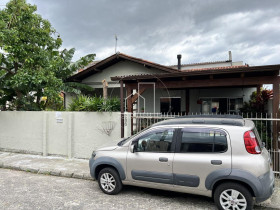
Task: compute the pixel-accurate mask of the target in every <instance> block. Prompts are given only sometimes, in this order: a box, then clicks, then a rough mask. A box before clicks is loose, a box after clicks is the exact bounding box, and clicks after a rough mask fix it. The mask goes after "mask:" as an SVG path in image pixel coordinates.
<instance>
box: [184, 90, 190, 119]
mask: <svg viewBox="0 0 280 210" xmlns="http://www.w3.org/2000/svg"><path fill="white" fill-rule="evenodd" d="M185 97H186V115H188V114H189V112H190V89H189V88H187V89H186V96H185Z"/></svg>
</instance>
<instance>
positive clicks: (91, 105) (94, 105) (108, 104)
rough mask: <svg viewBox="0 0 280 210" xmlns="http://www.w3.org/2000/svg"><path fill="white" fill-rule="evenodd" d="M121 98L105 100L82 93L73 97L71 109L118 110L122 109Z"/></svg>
mask: <svg viewBox="0 0 280 210" xmlns="http://www.w3.org/2000/svg"><path fill="white" fill-rule="evenodd" d="M120 109H121V105H120V99H119V98H110V99H107V100H105V99H104V98H101V97H96V96H95V97H89V96H84V95H80V96H78V97H76V98H75V99H73V101H72V103H71V104H70V105H69V109H68V110H69V111H92V112H117V111H120Z"/></svg>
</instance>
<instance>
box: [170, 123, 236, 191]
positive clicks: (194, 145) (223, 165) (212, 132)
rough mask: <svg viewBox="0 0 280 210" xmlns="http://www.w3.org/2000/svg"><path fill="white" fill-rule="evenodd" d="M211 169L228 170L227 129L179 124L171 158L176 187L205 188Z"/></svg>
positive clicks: (228, 139) (229, 148)
mask: <svg viewBox="0 0 280 210" xmlns="http://www.w3.org/2000/svg"><path fill="white" fill-rule="evenodd" d="M214 171H219V172H221V171H222V172H223V174H224V175H229V174H230V172H231V147H230V138H229V135H228V133H226V131H224V130H222V129H217V128H198V127H188V128H182V129H181V131H180V134H178V141H177V144H176V151H175V155H174V161H173V173H174V185H175V187H177V188H178V189H181V190H182V189H185V190H186V191H187V192H189V190H194V189H196V190H202V191H206V190H207V189H206V187H205V180H206V178H207V176H208V175H209V174H210V173H212V172H214Z"/></svg>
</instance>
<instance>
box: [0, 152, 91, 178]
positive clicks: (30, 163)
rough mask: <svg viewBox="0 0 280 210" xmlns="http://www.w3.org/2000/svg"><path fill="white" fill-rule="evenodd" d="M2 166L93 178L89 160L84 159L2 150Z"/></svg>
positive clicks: (0, 159) (33, 171) (49, 173)
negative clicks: (90, 172)
mask: <svg viewBox="0 0 280 210" xmlns="http://www.w3.org/2000/svg"><path fill="white" fill-rule="evenodd" d="M0 168H8V169H14V170H20V171H27V172H32V173H38V174H47V175H53V176H63V177H72V178H78V179H91V180H92V178H91V176H90V174H89V165H88V160H82V159H66V158H62V157H54V156H46V157H45V156H40V155H28V154H20V153H8V152H0Z"/></svg>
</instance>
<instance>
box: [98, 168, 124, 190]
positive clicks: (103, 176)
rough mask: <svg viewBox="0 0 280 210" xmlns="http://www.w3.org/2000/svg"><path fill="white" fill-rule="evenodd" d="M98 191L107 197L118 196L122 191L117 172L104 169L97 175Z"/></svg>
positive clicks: (111, 169)
mask: <svg viewBox="0 0 280 210" xmlns="http://www.w3.org/2000/svg"><path fill="white" fill-rule="evenodd" d="M98 184H99V187H100V189H101V190H102V191H103V192H104V193H106V194H109V195H115V194H118V193H119V192H120V191H121V189H122V182H121V180H120V177H119V174H118V172H117V171H116V170H115V169H113V168H104V169H102V170H101V171H100V172H99V174H98Z"/></svg>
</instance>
